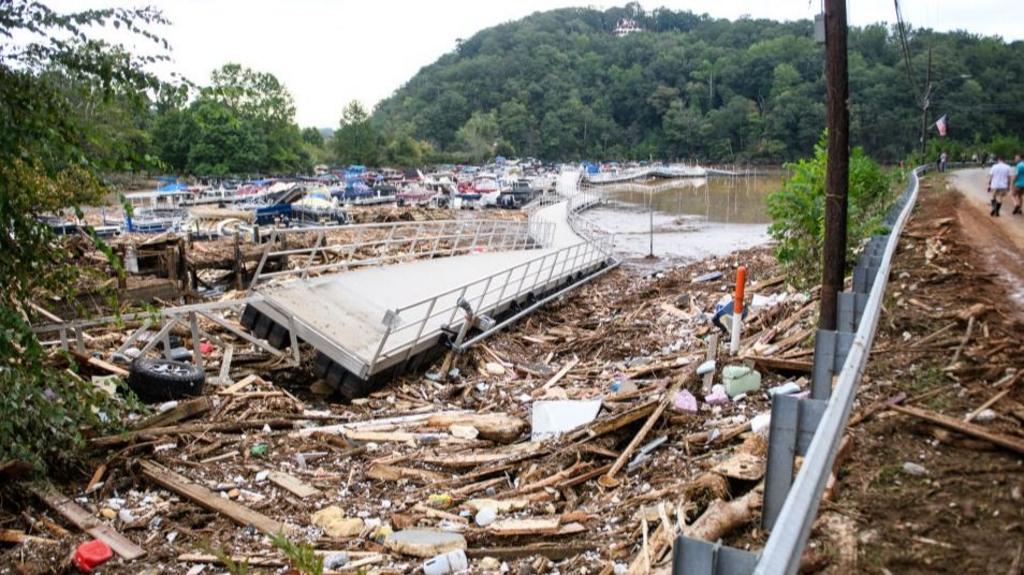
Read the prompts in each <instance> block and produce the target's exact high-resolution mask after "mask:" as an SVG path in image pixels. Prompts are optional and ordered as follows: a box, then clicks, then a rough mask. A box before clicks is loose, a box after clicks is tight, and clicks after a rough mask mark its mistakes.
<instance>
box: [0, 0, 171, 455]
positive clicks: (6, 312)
mask: <svg viewBox="0 0 1024 575" xmlns="http://www.w3.org/2000/svg"><path fill="white" fill-rule="evenodd" d="M162 23H165V20H163V18H162V16H161V15H160V13H159V12H158V11H155V10H153V9H149V8H146V9H107V10H87V11H82V12H75V13H68V14H64V13H58V12H56V11H53V10H51V9H49V8H47V7H46V6H44V5H42V4H40V3H38V2H31V1H27V0H11V1H8V2H3V3H0V389H3V390H4V393H3V394H0V463H2V462H4V461H6V460H11V459H14V460H22V461H27V462H29V463H32V464H34V465H35V466H36V467H37V468H38V469H44V468H49V469H50V470H51V471H52V470H58V469H66V468H69V467H71V466H73V465H74V464H75V463H76V462H77V460H78V458H79V456H80V453H81V448H82V447H83V445H84V440H83V431H86V430H88V431H90V432H93V433H109V432H113V431H116V430H117V429H118V428H119V427H120V425H121V424H120V421H121V419H122V416H123V413H124V412H125V411H127V410H130V409H132V408H133V407H134V405H133V404H132V403H131V402H130V401H127V402H126V401H125V400H123V399H122V398H121V397H120V396H111V395H108V394H107V393H106V392H104V391H102V390H101V389H99V388H98V387H96V386H94V385H92V384H91V383H90V382H88V381H86V380H84V379H82V378H81V377H79V376H78V375H77V374H75V373H74V372H73V371H71V370H68V369H66V367H65V366H66V365H68V364H71V365H74V364H73V362H71V361H69V358H68V357H67V356H66V355H64V356H63V357H62V354H60V353H57V354H48V353H46V352H45V350H44V349H43V347H42V346H41V345H40V342H39V340H38V338H37V337H36V334H35V333H33V331H32V328H31V325H30V323H29V318H30V317H32V315H33V314H34V310H33V305H32V304H34V303H38V304H41V305H46V304H48V303H62V304H63V306H64V307H65V308H74V307H75V301H76V295H77V286H78V285H79V282H80V280H81V279H82V277H83V275H84V274H85V272H83V270H81V269H79V268H78V267H77V266H76V265H75V262H74V261H73V256H72V254H71V252H70V250H69V246H68V245H67V244H66V241H64V240H61V239H60V238H57V237H55V236H54V235H53V233H52V232H51V231H50V228H49V227H48V226H47V225H46V224H45V223H44V222H43V221H42V218H43V216H46V215H52V214H60V213H64V212H66V211H67V210H71V211H75V212H77V211H78V209H79V207H80V206H83V205H89V204H95V203H98V202H99V201H100V200H101V198H102V197H103V196H104V195H105V194H106V193H107V189H106V187H105V186H104V184H103V182H102V180H101V178H100V176H99V174H100V171H101V170H103V169H108V168H110V167H118V168H120V167H123V166H124V165H125V162H126V161H127V160H126V158H129V159H131V158H130V157H131V150H130V149H128V148H125V149H120V150H117V151H116V153H112V151H113V149H114V148H115V147H116V146H118V145H119V143H118V141H117V140H116V139H115V138H113V137H111V134H109V133H104V132H103V126H102V123H103V119H102V118H96V117H90V116H87V115H85V114H84V113H83V112H82V110H83V109H85V108H88V106H84V105H82V104H83V103H84V102H88V103H91V104H103V103H104V102H107V101H110V99H113V98H119V97H120V98H127V99H129V100H130V99H133V98H137V94H138V93H139V92H141V91H144V90H147V89H155V88H157V87H158V86H159V81H158V80H157V79H156V78H155V77H154V76H153V75H152V74H151V73H149V72H148V71H147V70H146V65H147V64H150V63H152V62H154V61H156V60H159V59H162V57H161V56H159V55H157V56H136V55H133V54H132V53H130V52H128V51H126V50H125V49H124V48H123V47H120V46H110V45H107V44H106V43H103V42H100V41H97V40H94V39H90V38H89V36H88V35H87V33H86V31H87V29H88V28H90V27H95V26H108V25H109V26H115V27H118V28H123V29H125V30H128V31H129V32H130V33H132V34H135V35H141V36H143V37H146V38H149V39H152V40H154V41H156V42H157V43H158V44H161V45H163V42H162V41H161V40H160V39H159V38H158V37H156V36H155V35H154V34H153V33H152V32H149V31H148V27H149V26H150V25H152V24H162ZM15 32H17V33H18V34H19V35H27V38H28V40H27V41H26V40H22V41H21V42H19V43H14V42H13V41H12V38H13V36H14V34H15ZM92 108H93V109H95V106H93V107H92ZM114 156H117V157H118V159H117V162H116V166H112V165H111V163H107V162H106V160H108V159H110V158H113V157H114ZM143 162H144V160H143V159H139V158H134V159H133V164H141V163H143ZM86 235H87V236H88V234H86ZM92 237H94V236H92ZM101 251H104V253H106V254H107V255H108V257H109V258H111V260H112V261H111V266H112V267H113V269H115V270H118V269H119V262H116V258H114V257H113V253H112V252H110V251H109V250H102V246H101Z"/></svg>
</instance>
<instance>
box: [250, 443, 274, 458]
mask: <svg viewBox="0 0 1024 575" xmlns="http://www.w3.org/2000/svg"><path fill="white" fill-rule="evenodd" d="M269 448H270V447H269V446H268V445H267V444H266V443H263V442H260V443H257V444H256V445H253V446H252V447H250V448H249V455H252V456H253V457H263V456H264V455H266V454H267V450H268V449H269Z"/></svg>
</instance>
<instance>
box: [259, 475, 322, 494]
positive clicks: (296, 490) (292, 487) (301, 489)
mask: <svg viewBox="0 0 1024 575" xmlns="http://www.w3.org/2000/svg"><path fill="white" fill-rule="evenodd" d="M267 479H269V480H270V481H271V482H272V483H273V484H274V485H277V486H278V487H280V488H282V489H286V490H288V491H290V492H291V493H292V494H294V495H295V496H296V497H298V498H299V499H306V498H307V497H313V496H315V495H320V490H319V489H317V488H316V487H313V486H312V485H310V484H308V483H305V482H303V481H302V480H300V479H298V478H297V477H295V476H292V475H288V474H287V473H284V472H283V471H271V472H270V475H267Z"/></svg>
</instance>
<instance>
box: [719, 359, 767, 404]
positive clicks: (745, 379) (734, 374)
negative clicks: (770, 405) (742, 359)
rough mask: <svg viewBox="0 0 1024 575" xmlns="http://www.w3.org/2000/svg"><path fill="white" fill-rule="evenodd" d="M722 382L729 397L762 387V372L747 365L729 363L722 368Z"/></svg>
mask: <svg viewBox="0 0 1024 575" xmlns="http://www.w3.org/2000/svg"><path fill="white" fill-rule="evenodd" d="M722 383H723V384H724V385H725V393H726V394H727V395H728V396H729V397H736V396H737V395H739V394H741V393H745V392H748V391H757V390H758V389H760V388H761V372H759V371H757V370H755V369H754V368H752V367H747V366H745V365H727V366H725V367H724V368H722Z"/></svg>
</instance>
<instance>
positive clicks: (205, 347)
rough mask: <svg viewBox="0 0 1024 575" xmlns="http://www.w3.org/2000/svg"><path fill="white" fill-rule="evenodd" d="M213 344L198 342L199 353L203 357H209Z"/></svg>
mask: <svg viewBox="0 0 1024 575" xmlns="http://www.w3.org/2000/svg"><path fill="white" fill-rule="evenodd" d="M213 349H214V348H213V344H212V343H210V342H208V341H201V342H199V353H201V354H203V355H210V354H211V353H213Z"/></svg>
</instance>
